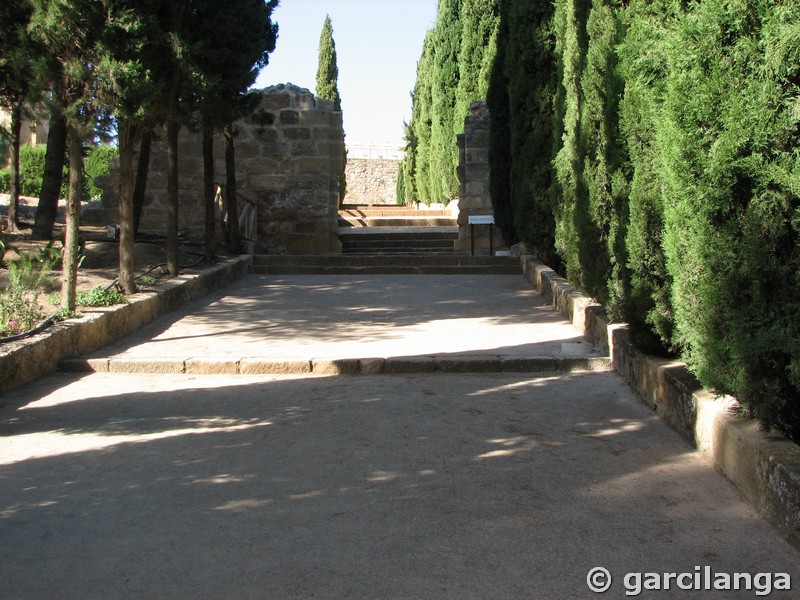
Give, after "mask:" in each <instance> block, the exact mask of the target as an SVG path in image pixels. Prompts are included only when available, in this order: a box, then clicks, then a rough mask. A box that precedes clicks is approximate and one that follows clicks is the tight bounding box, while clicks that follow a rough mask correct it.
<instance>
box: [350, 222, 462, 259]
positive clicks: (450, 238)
mask: <svg viewBox="0 0 800 600" xmlns="http://www.w3.org/2000/svg"><path fill="white" fill-rule="evenodd" d="M339 239H340V240H341V242H342V252H344V253H345V254H357V253H368V254H379V253H383V254H392V253H397V254H402V253H406V254H407V253H418V254H427V253H434V254H442V253H452V252H453V244H454V242H455V241H456V240H457V239H458V229H457V228H456V227H431V228H425V227H416V228H415V227H405V228H404V227H392V228H388V227H387V228H365V227H361V228H355V229H348V228H340V230H339Z"/></svg>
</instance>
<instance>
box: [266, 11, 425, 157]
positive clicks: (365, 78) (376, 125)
mask: <svg viewBox="0 0 800 600" xmlns="http://www.w3.org/2000/svg"><path fill="white" fill-rule="evenodd" d="M436 5H437V0H281V3H280V5H279V6H278V8H277V9H275V11H274V12H273V14H272V20H273V21H274V22H277V23H278V43H277V46H276V48H275V52H273V53H272V54H271V55H270V59H269V65H268V66H267V67H266V68H265V69H264V70H263V71H262V72H261V75H260V76H259V78H258V80H257V81H256V84H255V87H257V88H263V87H267V86H269V85H274V84H277V83H293V84H295V85H299V86H300V87H304V88H308V89H309V90H311V91H312V92H313V91H314V88H315V86H316V78H317V62H318V53H319V36H320V33H321V31H322V24H323V22H324V21H325V15H326V14H328V15H330V17H331V21H332V23H333V40H334V42H335V44H336V55H337V65H338V67H339V94H340V95H341V97H342V111H343V116H344V129H345V134H346V135H347V143H348V144H357V143H358V144H364V143H369V142H376V143H383V142H390V143H391V144H393V145H398V146H400V145H402V144H403V121H404V120H405V121H408V120H409V119H410V118H411V96H410V93H411V90H412V89H413V88H414V82H415V80H416V76H417V61H418V60H419V57H420V54H421V52H422V42H423V40H424V39H425V32H426V31H427V30H428V29H429V28H430V27H432V26H433V25H434V23H435V21H436Z"/></svg>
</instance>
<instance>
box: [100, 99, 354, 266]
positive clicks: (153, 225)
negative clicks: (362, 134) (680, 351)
mask: <svg viewBox="0 0 800 600" xmlns="http://www.w3.org/2000/svg"><path fill="white" fill-rule="evenodd" d="M260 94H261V100H260V103H259V104H258V106H257V107H256V108H255V110H254V111H253V112H252V113H251V114H250V115H248V116H247V117H245V118H243V119H241V120H239V121H237V122H236V123H235V124H234V132H235V145H236V177H237V183H238V187H239V190H240V192H241V196H240V199H239V204H240V211H241V209H242V205H243V204H244V202H245V201H250V202H251V203H253V204H255V207H256V209H257V226H256V228H257V232H258V234H257V241H258V245H257V246H256V251H257V252H260V253H269V254H326V253H338V252H341V250H342V246H341V242H340V241H339V237H338V222H337V221H338V196H339V191H338V178H339V173H341V171H342V168H343V164H342V163H343V159H344V130H343V128H342V113H341V112H340V111H335V110H334V109H333V103H332V102H329V101H327V100H322V99H320V98H316V97H315V96H314V94H312V93H311V92H310V91H309V90H307V89H304V88H299V87H297V86H294V85H291V84H289V85H277V86H272V87H269V88H266V89H264V90H261V91H260ZM178 145H179V150H178V152H179V158H178V162H179V164H178V176H179V186H180V226H181V227H182V228H188V229H190V230H192V231H193V232H197V233H199V234H200V237H202V231H203V219H204V211H203V207H202V181H203V161H202V140H201V137H200V135H199V133H198V132H196V131H192V130H189V129H187V128H184V129H182V130H181V133H180V136H179V143H178ZM224 152H225V146H224V141H223V139H222V136H221V135H218V136H216V137H215V139H214V171H215V179H216V180H217V181H218V182H221V183H224V181H225V154H224ZM166 169H167V159H166V148H165V145H164V142H163V136H157V140H156V142H155V143H154V144H153V147H152V151H151V158H150V174H149V177H148V182H147V192H146V194H145V208H144V213H143V215H142V225H141V227H142V229H143V230H146V231H153V232H163V231H164V223H165V221H166V219H165V214H166V209H165V207H166V194H167V191H166V187H167V186H166ZM103 179H104V180H103V181H99V180H98V181H97V182H96V183H97V184H98V187H101V188H102V189H103V202H102V206H101V207H99V209H94V210H90V211H87V212H88V214H85V215H84V222H87V223H95V224H110V223H116V222H118V221H117V219H118V218H119V216H118V208H117V207H118V197H117V190H118V188H119V172H118V167H117V166H116V164H115V165H112V170H111V173H110V174H109V176H108V177H105V178H103Z"/></svg>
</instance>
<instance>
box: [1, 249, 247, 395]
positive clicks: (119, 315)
mask: <svg viewBox="0 0 800 600" xmlns="http://www.w3.org/2000/svg"><path fill="white" fill-rule="evenodd" d="M251 262H252V257H250V256H239V257H237V258H233V259H229V260H224V261H220V262H219V263H217V264H216V265H214V266H212V267H211V268H208V269H205V270H203V271H202V272H200V273H197V274H192V275H180V276H178V277H175V278H173V279H170V280H169V281H167V282H166V283H164V284H162V285H161V286H160V288H159V289H158V290H157V291H155V292H148V293H140V294H134V295H133V296H130V297H129V298H128V304H123V305H118V306H111V307H107V308H89V309H83V310H82V312H83V314H84V316H83V317H81V318H80V319H70V320H68V321H64V322H62V323H57V324H56V325H54V326H53V327H50V328H49V329H47V330H46V331H44V332H42V333H40V334H38V335H36V336H35V337H33V338H31V339H28V340H22V341H19V342H10V343H8V344H5V345H3V346H0V373H2V374H3V376H2V377H1V378H0V393H4V392H7V391H9V390H13V389H14V388H17V387H19V386H21V385H23V384H25V383H28V382H29V381H33V380H34V379H38V378H39V377H41V376H43V375H45V374H47V373H51V372H53V371H55V370H56V369H57V368H58V366H59V364H60V363H62V362H64V361H67V360H68V359H71V358H72V357H76V356H81V355H83V354H86V353H88V352H92V351H93V350H96V349H98V348H101V347H103V346H105V345H107V344H110V343H112V342H115V341H117V340H118V339H120V338H122V337H124V336H126V335H128V334H129V333H132V332H133V331H136V330H137V329H139V328H140V327H142V326H143V325H145V324H146V323H149V322H150V321H152V320H154V319H156V318H157V317H160V316H161V315H163V314H166V313H168V312H170V311H172V310H174V309H176V308H177V307H179V306H181V305H183V304H185V303H187V302H191V301H192V300H196V299H198V298H201V297H203V296H205V295H207V294H209V293H211V292H213V291H215V290H217V289H220V288H222V287H224V286H226V285H228V284H230V283H232V282H234V281H236V280H238V279H241V278H242V277H244V276H245V275H247V273H248V272H249V270H250V264H251ZM105 361H106V363H107V364H106V366H105V368H102V369H101V368H100V364H99V363H100V362H102V361H92V363H93V364H95V363H97V364H96V365H95V368H97V369H98V370H105V371H112V370H116V368H117V367H118V366H119V365H116V364H114V362H115V361H109V360H108V359H105ZM153 362H154V361H148V363H149V364H148V365H147V368H150V367H152V366H153ZM130 367H131V365H126V368H130ZM159 367H160V368H161V369H162V370H161V371H158V372H171V371H165V370H163V369H168V368H171V367H170V365H169V363H168V362H165V363H163V364H160V365H159ZM140 368H142V369H143V368H145V366H144V365H143V364H142V365H140ZM139 372H144V371H139ZM148 372H151V371H148ZM2 402H3V399H2V398H0V404H2Z"/></svg>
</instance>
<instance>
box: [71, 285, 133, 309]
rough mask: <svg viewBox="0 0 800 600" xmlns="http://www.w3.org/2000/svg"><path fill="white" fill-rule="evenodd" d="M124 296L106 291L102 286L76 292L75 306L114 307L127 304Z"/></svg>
mask: <svg viewBox="0 0 800 600" xmlns="http://www.w3.org/2000/svg"><path fill="white" fill-rule="evenodd" d="M127 302H128V300H127V299H126V298H125V294H123V293H122V292H118V291H117V290H107V289H105V288H103V287H102V286H99V285H98V286H96V287H93V288H92V289H90V290H80V291H78V293H77V295H76V298H75V304H76V305H78V306H114V305H115V304H127Z"/></svg>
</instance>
